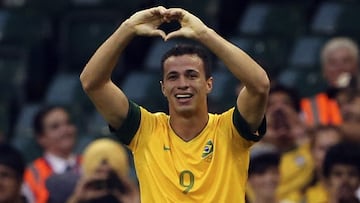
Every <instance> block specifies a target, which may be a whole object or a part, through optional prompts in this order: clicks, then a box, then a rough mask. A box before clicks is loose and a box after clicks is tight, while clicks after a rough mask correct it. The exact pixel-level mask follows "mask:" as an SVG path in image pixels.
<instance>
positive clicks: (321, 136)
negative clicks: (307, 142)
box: [312, 129, 341, 173]
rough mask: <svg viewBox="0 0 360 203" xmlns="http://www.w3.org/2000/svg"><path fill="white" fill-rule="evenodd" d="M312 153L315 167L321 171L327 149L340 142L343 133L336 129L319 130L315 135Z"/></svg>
mask: <svg viewBox="0 0 360 203" xmlns="http://www.w3.org/2000/svg"><path fill="white" fill-rule="evenodd" d="M314 136H315V138H314V139H315V140H314V145H313V147H312V154H313V157H314V164H315V169H316V170H317V171H318V172H320V173H321V171H322V163H323V162H324V158H325V154H326V152H327V150H328V149H329V148H330V147H331V146H333V145H335V144H337V143H339V142H340V140H341V135H340V134H339V133H338V132H337V131H336V130H334V129H327V130H321V131H318V132H317V133H316V134H315V135H314Z"/></svg>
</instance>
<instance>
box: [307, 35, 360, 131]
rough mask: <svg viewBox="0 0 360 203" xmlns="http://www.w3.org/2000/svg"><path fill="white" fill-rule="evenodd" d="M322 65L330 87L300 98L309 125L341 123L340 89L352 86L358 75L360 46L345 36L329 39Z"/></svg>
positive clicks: (323, 51)
mask: <svg viewBox="0 0 360 203" xmlns="http://www.w3.org/2000/svg"><path fill="white" fill-rule="evenodd" d="M321 65H322V72H323V76H324V79H325V81H326V83H327V85H328V89H327V90H326V91H324V92H320V93H318V94H316V95H315V96H313V97H311V98H304V99H302V101H301V109H302V111H303V113H304V117H305V120H306V124H307V125H308V126H311V127H313V126H316V125H318V124H322V125H340V124H341V123H342V116H341V113H340V110H339V105H338V91H339V89H341V88H344V87H346V86H349V85H350V82H351V81H354V80H355V78H357V77H358V74H359V48H358V46H357V44H356V43H355V42H354V41H353V40H351V39H349V38H344V37H337V38H333V39H331V40H329V41H328V42H327V43H326V44H325V46H324V47H323V49H322V52H321Z"/></svg>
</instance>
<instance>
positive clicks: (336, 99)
mask: <svg viewBox="0 0 360 203" xmlns="http://www.w3.org/2000/svg"><path fill="white" fill-rule="evenodd" d="M21 2H23V1H3V2H2V4H12V3H13V4H14V5H15V4H16V3H18V4H21ZM164 2H165V1H164ZM233 3H234V2H232V1H223V3H222V4H220V6H221V7H220V8H223V9H219V10H220V11H228V10H229V9H230V10H231V9H238V10H239V11H240V10H241V8H243V7H245V5H246V4H247V1H241V3H239V4H233ZM151 4H152V2H150V1H149V2H146V5H151ZM144 5H145V4H144ZM234 5H236V6H234ZM230 7H231V8H230ZM236 7H241V8H236ZM239 13H240V12H228V13H227V14H225V13H220V14H221V15H222V17H221V20H220V21H221V22H228V21H229V20H228V19H232V18H238V17H237V16H235V17H234V16H231V15H230V14H232V15H236V14H239ZM221 22H220V23H219V25H221V26H220V27H219V29H220V28H221V32H223V34H224V35H226V34H228V33H230V32H231V31H232V30H231V29H232V27H231V26H225V25H227V24H226V23H221ZM222 26H223V27H222ZM145 44H146V43H145ZM133 46H134V47H136V43H135V44H134V45H133ZM240 48H241V47H240ZM134 49H135V48H134ZM129 53H131V47H130V48H129ZM135 55H136V54H135ZM139 55H141V54H139V53H137V55H136V56H133V58H132V60H131V61H130V62H129V61H128V63H129V64H131V63H134V64H133V67H136V66H137V64H136V62H137V59H138V58H139V57H143V56H139ZM319 60H320V62H321V72H322V76H323V78H324V80H325V81H326V83H327V84H326V86H327V88H326V90H325V91H321V92H318V93H316V94H314V95H311V96H309V97H300V96H299V95H300V94H299V93H298V92H297V90H296V89H295V88H292V87H288V86H285V85H284V84H281V83H279V82H277V81H276V80H273V81H271V82H272V88H271V90H270V97H269V103H268V108H267V114H266V119H267V132H266V135H265V136H264V138H263V139H262V140H261V141H260V142H259V143H257V144H255V145H254V146H253V148H252V151H251V157H250V158H251V160H250V166H249V175H248V188H247V194H246V196H247V201H248V202H249V203H273V202H274V203H275V202H287V203H289V202H293V203H304V202H306V203H340V202H341V203H353V202H354V203H356V202H360V70H359V68H360V67H359V48H358V45H357V43H356V42H355V41H354V40H352V39H351V38H347V37H334V38H331V39H330V40H329V41H327V43H325V45H324V46H323V47H322V49H321V54H320V56H319ZM214 80H215V81H216V78H214ZM239 89H241V84H239V86H238V87H237V88H236V91H239ZM228 91H234V90H228ZM35 92H36V91H35ZM32 124H33V125H32V130H33V132H34V133H33V134H34V137H33V139H34V140H36V142H37V143H38V145H39V146H40V147H41V151H42V156H41V157H38V158H37V159H35V160H32V161H31V162H30V163H28V162H26V160H25V158H24V155H23V154H22V153H21V152H20V151H19V149H17V148H15V147H13V146H12V145H11V144H9V143H10V142H8V141H7V140H6V136H5V135H4V134H1V133H0V203H25V202H27V203H45V202H49V203H64V202H68V203H85V202H86V203H87V202H89V203H90V202H91V203H93V202H109V203H111V202H123V203H125V202H126V203H127V202H128V203H133V202H134V203H135V202H139V190H138V182H137V179H136V174H135V175H134V173H135V172H134V171H135V169H134V167H133V163H132V161H133V160H132V155H131V153H130V152H129V150H128V149H127V148H126V147H125V146H123V145H122V144H119V142H118V141H116V139H115V138H112V137H106V138H104V137H102V138H98V139H95V140H93V141H92V142H90V144H88V145H87V146H86V147H85V149H84V150H83V151H82V152H81V153H79V154H77V153H75V150H74V147H75V142H76V137H77V127H78V126H75V124H74V122H73V121H72V120H71V119H70V113H69V110H68V109H67V108H65V107H63V106H57V105H55V106H43V107H42V108H41V109H40V110H39V111H38V112H37V113H36V115H35V116H34V118H33V119H32Z"/></svg>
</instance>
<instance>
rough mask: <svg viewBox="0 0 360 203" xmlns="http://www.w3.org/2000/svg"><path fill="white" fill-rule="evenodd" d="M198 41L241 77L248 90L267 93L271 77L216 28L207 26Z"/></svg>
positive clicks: (236, 75)
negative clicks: (218, 32)
mask: <svg viewBox="0 0 360 203" xmlns="http://www.w3.org/2000/svg"><path fill="white" fill-rule="evenodd" d="M198 41H199V42H201V43H202V44H203V45H205V46H206V47H208V48H209V49H210V50H211V51H212V52H213V53H214V54H215V55H216V56H217V57H218V58H219V59H220V60H222V61H223V62H224V64H225V65H226V67H227V68H228V69H229V70H230V72H232V73H233V75H234V76H235V77H236V78H237V79H239V80H240V81H241V82H242V83H243V84H244V86H245V87H246V88H247V90H248V91H252V92H260V93H267V91H268V88H269V79H268V77H267V74H266V72H265V71H264V70H263V69H262V67H261V66H259V65H258V64H257V63H256V62H255V61H254V60H253V59H252V58H251V57H250V56H249V55H247V54H246V53H245V52H244V51H242V50H241V49H239V48H238V47H236V46H235V45H233V44H231V43H230V42H228V41H226V40H225V39H224V38H222V37H221V36H220V35H218V34H217V33H216V32H215V31H214V30H212V29H209V28H205V29H204V31H203V32H201V34H200V35H199V37H198Z"/></svg>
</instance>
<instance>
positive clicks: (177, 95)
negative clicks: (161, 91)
mask: <svg viewBox="0 0 360 203" xmlns="http://www.w3.org/2000/svg"><path fill="white" fill-rule="evenodd" d="M192 96H193V95H192V94H176V95H175V97H176V98H177V99H189V98H191V97H192Z"/></svg>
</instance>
